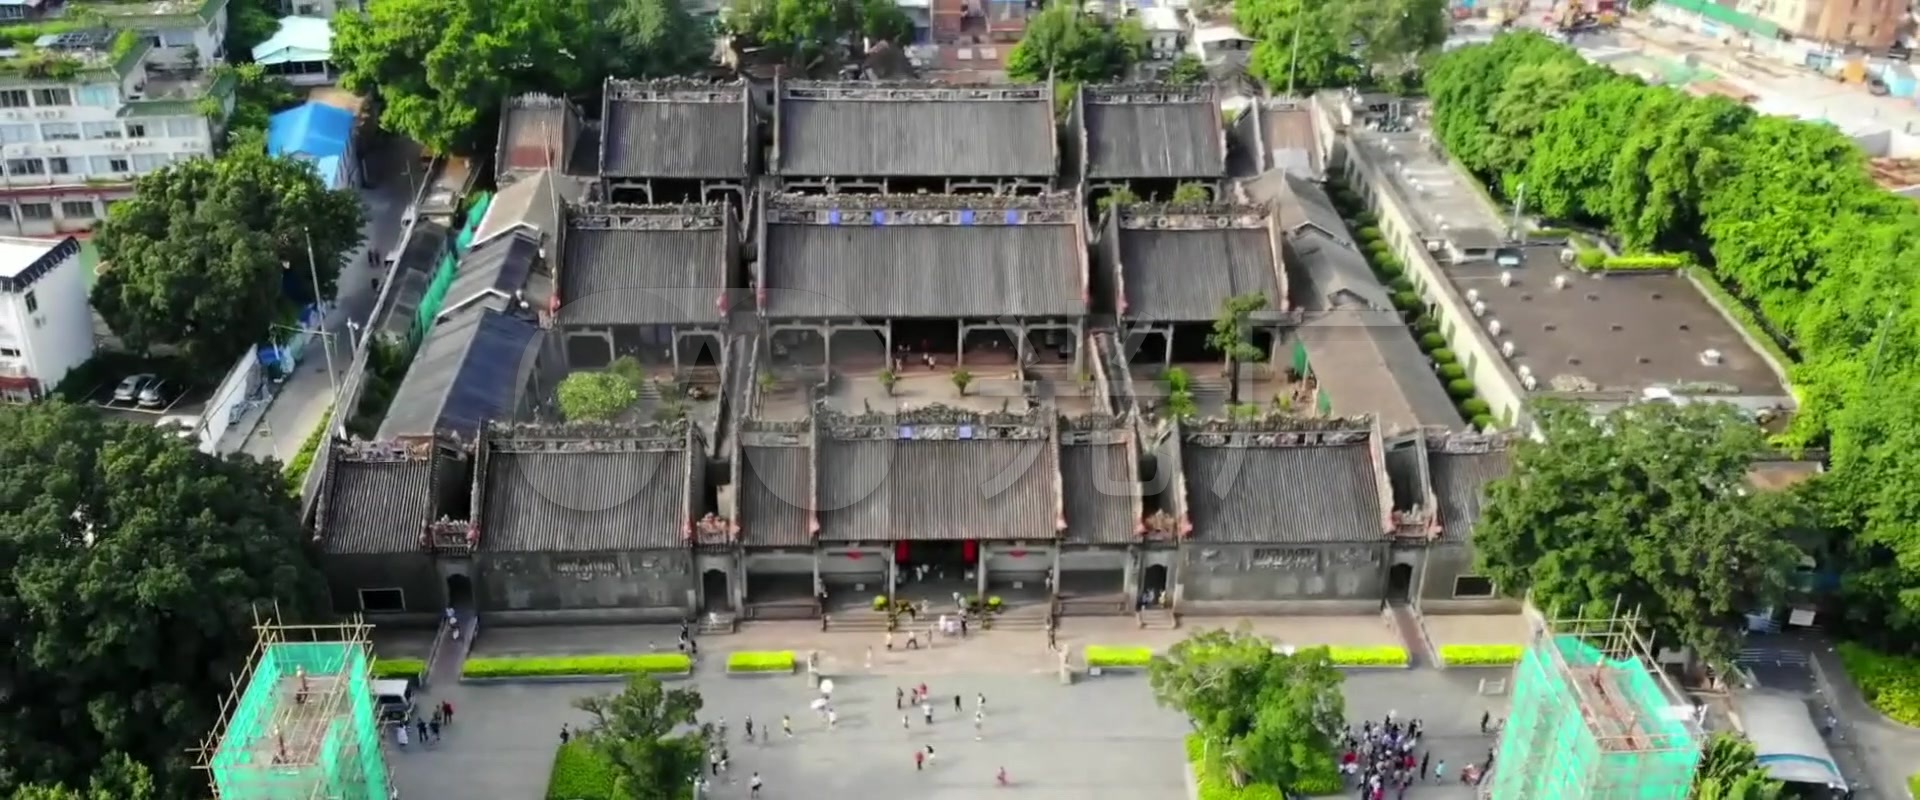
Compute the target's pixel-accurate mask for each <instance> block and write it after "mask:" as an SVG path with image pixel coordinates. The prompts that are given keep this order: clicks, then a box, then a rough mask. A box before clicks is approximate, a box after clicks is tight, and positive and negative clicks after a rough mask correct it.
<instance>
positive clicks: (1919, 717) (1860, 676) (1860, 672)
mask: <svg viewBox="0 0 1920 800" xmlns="http://www.w3.org/2000/svg"><path fill="white" fill-rule="evenodd" d="M1840 663H1842V664H1844V665H1846V668H1847V674H1848V675H1849V676H1852V678H1853V682H1854V684H1855V685H1857V686H1859V687H1860V695H1861V696H1862V697H1865V698H1866V700H1867V702H1868V703H1869V704H1871V705H1872V706H1873V707H1874V708H1875V709H1878V710H1879V711H1880V713H1882V714H1885V715H1887V716H1889V717H1892V718H1894V720H1896V721H1899V722H1902V723H1905V724H1907V725H1920V658H1912V657H1908V656H1894V655H1887V654H1886V653H1881V652H1877V651H1875V650H1873V649H1872V648H1869V647H1867V646H1866V645H1862V644H1855V643H1853V642H1842V643H1841V644H1840Z"/></svg>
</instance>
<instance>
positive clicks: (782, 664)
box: [727, 650, 793, 672]
mask: <svg viewBox="0 0 1920 800" xmlns="http://www.w3.org/2000/svg"><path fill="white" fill-rule="evenodd" d="M727 671H728V672H792V671H793V651H792V650H763V651H756V650H742V651H740V652H738V653H734V654H733V655H730V656H727Z"/></svg>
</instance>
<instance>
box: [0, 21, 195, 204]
mask: <svg viewBox="0 0 1920 800" xmlns="http://www.w3.org/2000/svg"><path fill="white" fill-rule="evenodd" d="M227 2H228V0H157V1H156V2H146V3H125V2H99V3H93V2H80V1H79V0H69V2H66V3H64V4H52V3H51V0H50V4H52V5H53V7H52V8H51V9H48V10H47V11H46V12H44V14H43V16H41V17H38V18H33V19H30V22H32V23H34V24H32V25H25V26H20V28H21V29H22V31H23V33H22V34H20V35H30V34H33V33H35V32H36V31H35V28H38V29H39V30H44V31H52V32H48V33H43V34H40V35H38V36H36V37H35V38H33V40H32V41H16V42H13V43H12V46H11V47H6V48H4V49H0V234H12V235H23V236H45V235H52V234H59V233H71V232H78V231H84V230H87V229H90V228H91V227H93V225H94V223H96V222H97V221H99V220H100V219H101V218H103V217H104V216H105V215H106V206H107V204H108V203H111V202H113V201H114V200H118V199H122V198H125V197H126V196H128V195H129V194H130V193H131V191H132V184H133V181H134V179H135V178H137V177H139V176H140V175H143V174H145V173H148V172H152V171H154V170H157V169H160V168H161V167H164V166H166V165H168V164H171V163H174V162H176V161H180V160H183V159H188V158H196V157H204V156H210V155H211V154H212V149H213V141H214V135H215V133H216V132H217V131H218V126H219V125H220V124H221V123H222V121H224V120H225V119H226V117H227V115H228V114H229V113H231V111H232V110H233V91H232V90H233V83H232V80H231V78H229V77H227V76H224V75H221V74H219V73H216V72H215V71H214V70H213V65H214V64H216V63H218V62H219V60H220V59H221V58H222V57H223V56H224V53H223V52H222V41H223V40H224V38H225V36H226V19H227V18H226V13H227V8H226V7H227ZM80 12H85V13H86V14H87V16H86V17H84V18H98V19H101V20H103V21H104V27H97V28H81V29H75V28H74V27H73V22H72V21H73V20H75V19H79V18H83V17H79V16H78V14H79V13H80Z"/></svg>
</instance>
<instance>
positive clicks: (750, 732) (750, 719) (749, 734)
mask: <svg viewBox="0 0 1920 800" xmlns="http://www.w3.org/2000/svg"><path fill="white" fill-rule="evenodd" d="M746 726H747V741H749V742H751V741H753V717H747V719H746Z"/></svg>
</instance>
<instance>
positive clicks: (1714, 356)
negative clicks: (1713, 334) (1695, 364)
mask: <svg viewBox="0 0 1920 800" xmlns="http://www.w3.org/2000/svg"><path fill="white" fill-rule="evenodd" d="M1726 360H1727V359H1726V356H1724V355H1722V354H1721V352H1720V351H1718V350H1702V351H1700V364H1701V365H1702V366H1707V367H1717V366H1720V365H1721V364H1723V363H1726Z"/></svg>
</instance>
